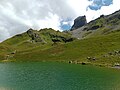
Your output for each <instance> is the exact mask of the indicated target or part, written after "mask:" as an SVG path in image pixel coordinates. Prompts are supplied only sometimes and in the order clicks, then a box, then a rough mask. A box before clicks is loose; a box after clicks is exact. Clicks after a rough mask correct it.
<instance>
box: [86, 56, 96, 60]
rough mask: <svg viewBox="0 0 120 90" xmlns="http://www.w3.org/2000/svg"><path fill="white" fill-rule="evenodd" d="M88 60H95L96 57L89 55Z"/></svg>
mask: <svg viewBox="0 0 120 90" xmlns="http://www.w3.org/2000/svg"><path fill="white" fill-rule="evenodd" d="M87 59H88V60H92V61H95V60H96V58H95V57H87Z"/></svg>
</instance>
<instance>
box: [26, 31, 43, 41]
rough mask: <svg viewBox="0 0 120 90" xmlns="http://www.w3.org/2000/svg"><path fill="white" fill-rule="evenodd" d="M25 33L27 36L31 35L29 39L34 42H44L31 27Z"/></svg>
mask: <svg viewBox="0 0 120 90" xmlns="http://www.w3.org/2000/svg"><path fill="white" fill-rule="evenodd" d="M27 34H28V35H29V37H31V39H32V40H33V41H35V42H44V41H43V40H42V38H41V37H40V35H39V34H38V33H36V32H35V31H34V30H33V29H29V30H28V31H27Z"/></svg>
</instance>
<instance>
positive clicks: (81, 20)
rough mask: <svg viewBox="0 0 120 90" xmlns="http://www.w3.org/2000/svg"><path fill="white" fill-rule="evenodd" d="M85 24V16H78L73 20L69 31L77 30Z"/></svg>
mask: <svg viewBox="0 0 120 90" xmlns="http://www.w3.org/2000/svg"><path fill="white" fill-rule="evenodd" d="M86 24H87V20H86V16H79V17H77V18H76V19H75V20H74V25H73V26H72V28H71V30H74V29H78V28H80V27H82V26H84V25H86Z"/></svg>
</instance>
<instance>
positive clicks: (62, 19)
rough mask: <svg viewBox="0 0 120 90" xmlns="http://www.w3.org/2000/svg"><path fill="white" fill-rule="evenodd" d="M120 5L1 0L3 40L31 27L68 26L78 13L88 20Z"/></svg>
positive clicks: (114, 0)
mask: <svg viewBox="0 0 120 90" xmlns="http://www.w3.org/2000/svg"><path fill="white" fill-rule="evenodd" d="M119 9H120V5H119V0H0V42H1V41H3V40H5V39H7V38H9V37H11V36H13V35H16V34H18V33H22V32H25V31H27V30H28V29H29V28H33V29H37V30H39V29H41V28H53V29H55V30H61V31H62V30H67V29H70V27H71V26H72V25H73V22H74V19H75V18H76V17H78V16H83V15H86V18H87V21H88V22H89V21H91V20H93V19H95V18H97V17H99V16H100V15H102V14H104V15H108V14H111V13H113V12H115V11H117V10H119Z"/></svg>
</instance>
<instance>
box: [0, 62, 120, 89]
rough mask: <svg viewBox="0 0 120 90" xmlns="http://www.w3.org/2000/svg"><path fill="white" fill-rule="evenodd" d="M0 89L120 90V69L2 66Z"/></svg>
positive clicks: (42, 64) (46, 64) (31, 64)
mask: <svg viewBox="0 0 120 90" xmlns="http://www.w3.org/2000/svg"><path fill="white" fill-rule="evenodd" d="M0 90H120V70H116V69H108V68H100V67H95V66H82V65H75V64H65V63H52V62H51V63H50V62H29V63H0Z"/></svg>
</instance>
